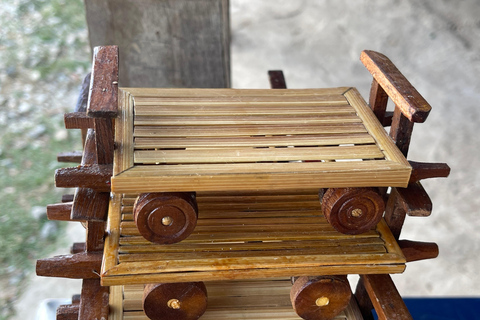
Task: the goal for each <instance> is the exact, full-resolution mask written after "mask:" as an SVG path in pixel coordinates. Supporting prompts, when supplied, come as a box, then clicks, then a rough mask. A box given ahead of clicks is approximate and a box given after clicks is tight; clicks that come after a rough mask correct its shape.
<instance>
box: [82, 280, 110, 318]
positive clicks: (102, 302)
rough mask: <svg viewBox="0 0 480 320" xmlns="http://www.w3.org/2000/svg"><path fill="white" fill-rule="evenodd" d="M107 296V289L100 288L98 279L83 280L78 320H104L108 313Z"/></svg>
mask: <svg viewBox="0 0 480 320" xmlns="http://www.w3.org/2000/svg"><path fill="white" fill-rule="evenodd" d="M108 296H109V288H108V287H102V286H100V279H84V280H83V282H82V299H81V300H80V309H79V314H78V320H91V319H105V320H106V319H107V318H108V314H109V311H110V309H109V304H108Z"/></svg>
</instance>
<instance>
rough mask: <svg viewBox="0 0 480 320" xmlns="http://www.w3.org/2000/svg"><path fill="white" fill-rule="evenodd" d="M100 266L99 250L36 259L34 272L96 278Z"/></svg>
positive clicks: (40, 274)
mask: <svg viewBox="0 0 480 320" xmlns="http://www.w3.org/2000/svg"><path fill="white" fill-rule="evenodd" d="M101 266H102V253H101V252H100V253H77V254H72V255H64V256H55V257H53V258H48V259H40V260H37V266H36V272H37V276H41V277H58V278H71V279H96V278H99V277H100V268H101Z"/></svg>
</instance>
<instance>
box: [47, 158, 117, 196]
mask: <svg viewBox="0 0 480 320" xmlns="http://www.w3.org/2000/svg"><path fill="white" fill-rule="evenodd" d="M112 174H113V166H112V165H111V164H102V165H97V164H92V165H83V166H82V165H80V166H77V167H72V168H60V169H57V170H56V171H55V186H56V187H57V188H78V187H80V188H90V189H94V190H96V191H99V192H110V185H111V183H110V179H111V177H112Z"/></svg>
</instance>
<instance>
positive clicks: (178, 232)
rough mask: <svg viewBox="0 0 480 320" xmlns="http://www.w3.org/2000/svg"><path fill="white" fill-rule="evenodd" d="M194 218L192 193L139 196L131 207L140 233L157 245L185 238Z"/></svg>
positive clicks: (190, 229)
mask: <svg viewBox="0 0 480 320" xmlns="http://www.w3.org/2000/svg"><path fill="white" fill-rule="evenodd" d="M197 216H198V209H197V203H196V200H195V193H143V194H140V195H139V196H138V198H137V200H136V201H135V205H134V208H133V217H134V219H135V223H136V225H137V228H138V231H139V232H140V234H141V235H142V236H143V237H144V238H145V239H147V240H149V241H151V242H155V243H160V244H170V243H175V242H179V241H182V240H183V239H185V238H186V237H188V236H189V235H190V234H191V233H192V232H193V230H194V229H195V226H196V225H197Z"/></svg>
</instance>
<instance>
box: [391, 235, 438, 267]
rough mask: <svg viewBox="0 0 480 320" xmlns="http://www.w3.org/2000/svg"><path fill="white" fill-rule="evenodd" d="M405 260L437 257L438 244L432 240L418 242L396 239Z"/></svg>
mask: <svg viewBox="0 0 480 320" xmlns="http://www.w3.org/2000/svg"><path fill="white" fill-rule="evenodd" d="M398 245H399V246H400V248H401V249H402V252H403V255H404V256H405V258H406V260H407V262H412V261H419V260H425V259H434V258H436V257H438V245H437V244H436V243H433V242H420V241H410V240H398Z"/></svg>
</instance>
